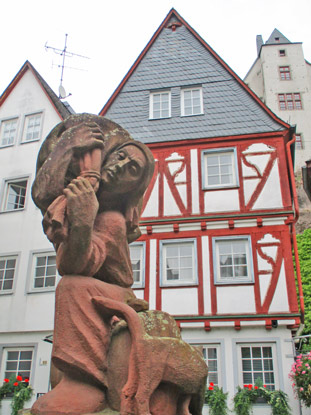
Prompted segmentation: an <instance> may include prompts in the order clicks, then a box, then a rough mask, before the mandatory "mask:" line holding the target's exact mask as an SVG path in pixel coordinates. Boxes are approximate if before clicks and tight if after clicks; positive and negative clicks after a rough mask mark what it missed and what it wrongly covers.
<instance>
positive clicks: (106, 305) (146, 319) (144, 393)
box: [92, 297, 207, 415]
mask: <svg viewBox="0 0 311 415" xmlns="http://www.w3.org/2000/svg"><path fill="white" fill-rule="evenodd" d="M92 301H93V303H94V304H95V305H96V307H97V308H99V309H100V310H102V311H103V312H104V313H105V315H109V314H110V315H111V316H113V315H116V316H118V317H120V318H122V319H124V320H125V321H126V322H127V325H128V330H129V332H130V336H131V348H130V354H129V357H128V379H127V382H126V384H125V385H124V386H123V388H122V391H121V397H120V401H121V402H120V414H121V415H130V414H131V415H132V414H133V415H134V414H135V415H150V414H151V413H152V415H156V414H158V415H161V413H157V412H155V411H156V409H154V410H153V411H152V412H151V411H150V399H151V396H152V394H153V393H154V392H155V390H156V389H157V388H158V386H159V385H160V384H161V383H166V384H169V385H172V389H174V388H175V389H176V390H177V400H176V402H175V404H177V405H176V406H177V408H176V409H175V410H174V412H173V413H174V414H175V413H177V414H178V415H190V413H191V415H201V414H202V407H203V403H204V391H205V386H206V378H207V366H206V363H205V362H204V360H203V356H202V352H201V351H200V350H199V349H198V348H195V347H193V346H191V345H189V344H188V343H186V342H184V341H183V340H182V339H181V336H180V333H179V329H178V327H177V325H176V322H175V321H174V319H173V318H172V317H171V316H170V315H169V314H167V313H163V312H153V311H149V312H146V313H137V312H136V311H135V310H133V308H132V307H130V306H128V305H127V304H122V303H120V302H117V301H114V300H111V299H108V298H103V297H94V298H93V300H92ZM159 322H160V324H159ZM164 322H165V323H166V324H165V323H164ZM161 324H162V326H161ZM163 326H164V327H163ZM163 332H164V333H163ZM163 335H164V336H163ZM123 356H124V355H123ZM124 357H125V356H124ZM125 358H127V356H126V357H125ZM108 360H109V358H108ZM126 360H127V359H126ZM176 362H178V365H176ZM124 366H127V362H126V361H125V362H124ZM108 370H110V371H111V370H113V369H112V368H111V367H110V369H108ZM111 375H112V374H111ZM109 386H110V388H111V389H112V388H113V385H112V384H111V383H110V384H109ZM119 388H120V385H119ZM114 389H115V387H114ZM109 395H110V396H112V395H113V391H112V390H111V391H109V390H108V400H109ZM116 395H117V396H118V393H117V394H116ZM158 399H159V398H158ZM154 405H155V402H154ZM173 405H174V404H173ZM156 406H157V405H155V407H156ZM189 408H190V411H191V412H189ZM166 410H168V408H167V409H166ZM176 410H177V412H176Z"/></svg>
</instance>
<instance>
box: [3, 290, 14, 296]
mask: <svg viewBox="0 0 311 415" xmlns="http://www.w3.org/2000/svg"><path fill="white" fill-rule="evenodd" d="M12 294H14V291H13V290H1V291H0V295H12Z"/></svg>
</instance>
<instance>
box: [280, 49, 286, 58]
mask: <svg viewBox="0 0 311 415" xmlns="http://www.w3.org/2000/svg"><path fill="white" fill-rule="evenodd" d="M279 56H281V57H283V56H286V52H285V49H280V50H279Z"/></svg>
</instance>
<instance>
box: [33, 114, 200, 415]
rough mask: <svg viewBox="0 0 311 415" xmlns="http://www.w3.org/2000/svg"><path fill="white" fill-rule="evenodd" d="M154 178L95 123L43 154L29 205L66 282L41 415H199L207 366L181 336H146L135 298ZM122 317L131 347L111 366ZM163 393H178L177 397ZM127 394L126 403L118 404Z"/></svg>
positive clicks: (126, 142) (143, 150)
mask: <svg viewBox="0 0 311 415" xmlns="http://www.w3.org/2000/svg"><path fill="white" fill-rule="evenodd" d="M153 169H154V160H153V156H152V153H151V152H150V150H149V149H148V148H147V147H146V146H145V145H144V144H142V143H140V142H137V141H135V140H133V139H132V138H131V137H130V136H129V134H128V133H127V132H126V131H125V130H124V129H123V128H121V127H120V126H119V125H117V124H115V123H113V122H112V121H109V120H107V119H105V118H103V117H98V116H94V115H90V114H81V115H74V116H71V117H69V118H68V119H67V120H65V121H64V122H62V123H60V124H59V125H58V126H56V127H55V128H54V130H52V132H51V133H50V134H49V136H48V137H47V138H46V140H45V142H44V143H43V145H42V147H41V150H40V153H39V156H38V162H37V174H36V179H35V182H34V185H33V188H32V197H33V200H34V202H35V203H36V205H37V206H38V207H39V208H40V209H41V211H42V213H43V215H44V217H43V228H44V232H45V233H46V235H47V237H48V239H49V240H50V241H51V242H52V243H53V245H54V247H55V250H56V262H57V268H58V272H59V273H60V275H61V276H62V279H61V281H60V283H59V284H58V287H57V290H56V303H55V328H54V338H53V351H52V362H53V364H54V365H55V366H56V367H57V368H58V369H59V370H60V371H61V372H62V376H61V380H60V382H59V383H58V384H57V385H56V387H55V388H54V389H52V391H50V392H49V393H47V394H46V395H44V396H42V397H41V398H39V399H38V401H37V402H35V404H34V405H33V407H32V409H31V412H32V414H34V415H61V414H64V415H65V414H66V415H71V414H72V415H74V414H75V415H77V414H88V413H95V412H98V411H100V410H103V409H105V408H111V409H115V410H120V413H121V414H122V415H126V414H128V415H129V414H133V415H136V414H137V415H148V414H150V404H151V402H152V400H153V402H156V403H153V405H154V407H155V408H159V407H161V405H162V406H163V402H164V401H165V402H168V401H171V400H172V396H174V399H173V401H172V402H173V403H172V404H170V406H171V407H172V412H171V413H172V415H175V414H177V413H178V414H180V415H188V414H189V411H188V407H189V404H190V403H191V405H192V406H193V407H194V408H195V409H194V411H195V412H193V415H194V414H200V413H201V408H202V403H203V402H202V396H203V395H202V394H203V393H204V391H202V385H204V384H205V378H206V375H207V369H206V365H205V363H204V361H203V359H202V357H201V356H200V355H199V354H198V352H197V351H196V350H195V349H193V348H191V347H190V346H189V345H187V344H186V343H184V342H183V341H182V340H181V339H180V337H178V336H176V335H175V336H172V335H171V334H170V335H169V336H168V337H167V338H166V337H163V335H161V334H157V333H154V331H153V330H152V329H150V327H149V331H150V333H148V331H146V330H145V328H144V325H143V324H142V323H141V318H140V317H138V314H137V312H139V311H143V310H146V309H147V308H148V304H147V303H146V302H145V301H144V300H139V299H137V298H136V297H135V295H134V292H133V291H132V289H131V286H132V284H133V277H132V269H131V262H130V256H129V247H128V242H131V241H133V240H135V239H137V238H138V237H139V235H140V232H139V226H138V221H139V213H140V207H141V200H142V196H143V194H144V192H145V190H146V188H147V186H148V183H149V181H150V179H151V177H152V174H153ZM140 314H144V313H140ZM116 316H117V317H120V318H122V319H125V320H126V322H127V324H128V330H129V332H130V338H131V342H130V341H128V342H127V344H128V347H127V350H124V353H121V354H122V356H120V359H118V358H117V357H115V358H114V360H116V361H114V360H112V361H111V360H109V358H108V356H112V355H113V351H112V350H111V348H112V345H113V343H111V339H112V332H113V330H114V326H115V323H116V321H117V320H118V319H117V317H116ZM173 331H174V330H173ZM127 333H128V331H127ZM128 336H129V335H128ZM117 337H118V336H117V335H116V336H115V338H117ZM116 344H118V342H117V343H116ZM116 348H117V346H116ZM121 358H122V359H121ZM161 359H162V360H161ZM174 359H175V363H174ZM178 359H179V360H181V361H182V362H183V363H182V364H185V367H187V371H186V372H185V371H183V369H182V368H181V365H180V363H179V362H178ZM118 360H120V361H121V360H122V361H123V364H122V365H121V366H120V364H119V362H118ZM118 368H121V369H122V370H119V369H118ZM118 371H119V372H120V375H118ZM121 372H122V373H121ZM189 374H191V379H190V378H188V375H189ZM112 379H117V380H118V382H112ZM162 383H163V384H170V385H172V386H171V388H170V389H171V390H170V392H168V391H167V390H166V389H167V387H166V389H165V387H164V389H163V385H162ZM120 385H121V386H120ZM120 387H121V390H122V392H121V394H120V398H119V400H118V399H115V398H114V399H112V398H111V397H112V396H113V391H115V390H117V389H118V388H119V389H118V390H120ZM159 388H160V389H159ZM161 388H162V389H161ZM157 396H158V397H157ZM159 397H160V398H159ZM164 397H165V398H164ZM163 399H164V400H163ZM162 409H163V408H162ZM156 411H158V410H156ZM151 413H153V414H159V415H160V413H163V412H159V411H158V412H151ZM167 414H168V415H169V413H167Z"/></svg>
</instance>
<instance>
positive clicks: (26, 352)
mask: <svg viewBox="0 0 311 415" xmlns="http://www.w3.org/2000/svg"><path fill="white" fill-rule="evenodd" d="M20 358H21V359H22V360H31V359H32V351H31V350H24V351H21V353H20Z"/></svg>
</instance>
